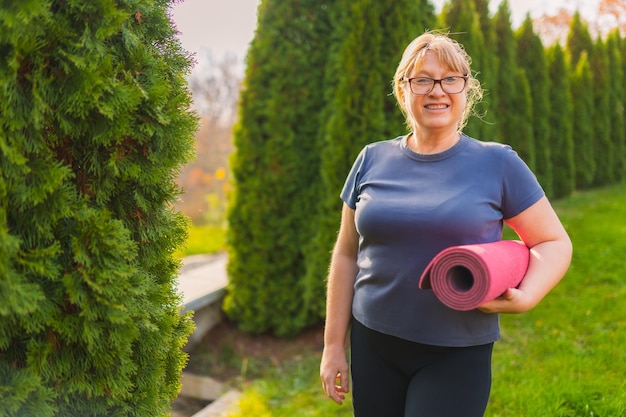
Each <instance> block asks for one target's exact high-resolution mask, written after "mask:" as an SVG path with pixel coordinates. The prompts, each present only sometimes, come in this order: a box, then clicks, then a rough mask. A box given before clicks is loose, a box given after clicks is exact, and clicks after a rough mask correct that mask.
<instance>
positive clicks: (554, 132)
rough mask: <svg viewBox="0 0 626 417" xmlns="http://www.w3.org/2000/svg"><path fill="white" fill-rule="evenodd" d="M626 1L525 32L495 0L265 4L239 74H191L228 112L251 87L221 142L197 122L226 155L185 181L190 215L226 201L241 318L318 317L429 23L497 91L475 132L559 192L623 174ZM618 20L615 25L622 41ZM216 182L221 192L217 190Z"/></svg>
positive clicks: (555, 18) (201, 161)
mask: <svg viewBox="0 0 626 417" xmlns="http://www.w3.org/2000/svg"><path fill="white" fill-rule="evenodd" d="M621 7H623V1H621V0H601V1H600V3H599V6H598V10H597V13H596V19H594V20H593V21H592V22H587V21H585V20H584V19H582V17H581V16H580V15H579V14H577V13H576V12H575V11H572V10H569V9H559V10H557V11H556V13H555V14H553V15H544V16H540V17H538V18H535V19H531V18H530V16H527V18H526V19H525V21H524V22H523V24H522V25H521V26H520V27H519V28H517V29H515V30H514V28H513V27H512V23H511V16H510V10H509V7H508V3H507V2H500V4H499V8H498V9H497V11H495V13H493V14H492V12H491V11H490V9H489V2H488V1H487V0H448V1H446V2H445V3H444V5H443V8H442V10H441V12H440V13H439V15H437V16H435V13H434V8H433V6H432V4H431V3H430V2H429V1H427V0H424V1H420V2H415V1H413V2H408V3H406V4H405V3H404V2H394V3H393V4H388V5H382V4H379V3H376V2H369V1H366V0H363V1H358V2H355V1H351V2H347V3H346V2H343V1H341V0H335V1H330V2H323V3H318V2H315V3H308V2H306V1H296V0H290V1H288V2H284V1H278V0H264V1H262V3H261V6H260V8H259V10H258V19H259V20H258V22H259V23H258V27H257V33H256V37H255V39H254V41H253V43H252V44H251V47H250V49H249V51H248V57H247V61H246V65H245V66H246V74H245V77H244V78H243V80H240V79H238V78H237V77H236V76H235V75H234V74H233V71H230V70H225V69H223V68H221V67H222V64H223V65H226V66H229V67H230V68H233V67H236V66H237V64H236V63H234V62H232V61H231V62H224V63H222V64H220V63H219V62H215V61H212V64H211V65H212V69H208V70H207V71H206V72H205V74H204V78H202V77H199V78H197V79H196V80H192V83H191V84H192V88H193V89H194V91H195V92H196V93H197V94H200V95H201V98H199V99H197V100H198V108H199V109H202V108H205V109H209V108H210V106H207V105H206V103H205V104H202V103H201V102H200V101H201V100H205V99H206V100H213V101H214V102H216V104H217V105H218V107H219V106H224V107H225V108H226V109H228V110H225V113H226V114H229V115H232V112H231V111H230V109H232V103H236V102H237V101H236V100H234V99H233V95H232V94H230V93H228V94H226V93H224V92H233V91H235V88H234V87H232V88H231V86H237V85H239V86H241V85H243V86H244V87H243V90H242V93H241V94H240V96H239V99H240V101H239V102H238V104H237V106H238V107H237V108H238V111H237V113H236V114H237V115H238V116H237V119H236V121H233V120H232V119H228V121H227V122H226V123H224V124H222V125H219V124H212V125H211V127H207V126H209V123H208V122H206V121H205V122H203V128H202V129H206V131H210V132H212V133H211V139H210V141H211V142H210V144H208V143H209V142H207V144H206V145H205V144H203V141H204V140H205V139H202V135H203V133H202V132H203V130H201V131H200V134H199V136H198V144H197V147H198V150H199V152H200V153H202V154H204V152H205V149H206V150H208V151H207V152H213V153H214V154H213V155H210V156H209V155H205V156H204V157H200V158H198V160H197V161H195V162H194V164H193V165H190V166H189V167H187V168H186V169H185V171H184V175H183V176H182V177H181V179H180V181H181V184H184V185H185V188H186V193H187V194H186V195H185V196H184V198H183V200H184V201H183V202H182V203H181V204H183V205H185V207H190V208H191V210H190V211H189V213H190V216H192V218H193V220H194V223H198V222H209V221H210V222H214V221H217V220H216V219H219V218H220V217H219V216H214V215H212V214H211V215H209V214H208V213H207V211H213V210H216V211H219V210H222V209H223V207H224V206H223V205H222V204H220V201H221V200H220V199H221V198H226V199H228V200H229V205H230V211H229V213H230V214H229V217H228V219H227V222H226V223H227V225H228V227H229V228H230V229H229V231H228V233H229V236H230V248H229V255H230V256H231V257H232V258H231V263H230V265H231V266H230V267H229V268H231V269H230V271H229V273H230V274H231V278H232V279H233V283H232V285H231V287H230V289H229V291H230V292H229V299H228V301H227V303H226V310H227V311H228V312H229V314H230V316H231V318H233V319H234V320H236V321H238V322H239V323H240V325H241V327H242V328H244V329H246V330H250V331H255V332H263V331H273V332H276V333H279V334H291V333H293V332H296V331H298V329H300V328H302V327H303V326H306V325H307V324H311V323H315V322H318V321H319V320H321V318H322V317H323V311H324V286H325V276H326V272H327V267H328V260H329V256H330V250H331V249H332V243H333V242H334V238H335V236H336V230H337V227H338V221H339V217H338V216H339V209H340V206H341V201H340V200H339V198H338V192H339V189H340V187H341V185H342V184H343V181H344V179H345V176H346V174H347V171H348V169H349V167H350V165H351V163H352V161H353V159H354V157H355V156H356V153H357V152H358V150H360V149H361V148H362V146H363V145H364V144H366V143H369V142H372V141H376V140H384V139H390V138H392V137H394V136H396V135H399V134H403V133H404V132H406V130H405V127H404V126H401V124H402V118H401V115H400V112H399V110H398V109H397V107H396V105H395V103H394V102H393V97H391V95H390V93H391V78H392V76H393V71H394V69H395V67H396V65H397V63H398V60H399V56H400V54H401V52H402V49H403V48H404V47H405V46H406V43H408V42H409V41H410V40H411V39H413V38H414V37H416V36H417V35H419V34H421V33H423V32H424V30H425V29H442V30H443V31H445V32H449V33H450V36H452V37H454V38H455V39H456V40H458V41H459V42H460V43H461V44H463V45H464V46H465V48H466V49H467V51H468V53H469V54H470V56H471V57H472V59H473V69H474V70H475V72H476V74H475V75H476V77H477V78H478V79H479V80H480V81H481V83H482V84H483V87H484V89H485V91H486V95H485V99H484V100H483V103H481V104H480V106H479V107H478V114H479V116H480V117H479V118H472V119H470V121H469V124H468V126H467V127H466V129H465V132H467V133H468V134H469V135H471V136H474V137H476V138H477V139H480V140H488V141H490V140H495V141H500V142H505V143H510V144H511V145H512V146H513V147H514V148H515V149H516V150H517V151H518V153H520V155H521V156H522V158H523V159H524V160H525V161H526V162H527V163H528V165H529V166H531V168H533V169H534V171H535V173H536V174H537V176H538V178H539V180H540V182H541V183H542V184H543V186H544V188H545V191H546V192H547V194H548V195H549V196H551V197H553V198H558V197H564V196H567V195H569V194H571V193H572V192H573V191H574V190H575V189H576V188H586V187H589V186H591V185H599V184H606V183H610V182H613V181H619V180H620V179H623V177H624V169H625V168H626V162H624V158H623V157H622V154H624V152H622V151H620V149H623V148H624V147H625V146H626V145H625V144H624V141H623V138H624V133H622V134H619V133H618V132H623V131H624V130H625V129H626V128H625V127H624V123H623V122H622V121H623V115H624V106H623V102H624V90H625V88H626V80H624V77H623V76H621V75H619V74H623V71H624V68H625V65H626V62H625V61H626V60H624V58H623V55H624V51H625V50H626V41H624V39H623V38H622V36H623V33H624V32H623V30H624V23H623V22H622V20H623V19H622V16H621V14H620V12H619V11H620V10H622V9H621ZM598 22H604V24H603V25H600V24H599V23H598ZM609 28H614V29H616V30H614V32H612V33H611V35H610V36H609V32H610V31H609V30H607V29H609ZM620 30H621V32H620ZM600 51H604V52H602V53H601V52H600ZM583 56H584V57H585V58H581V57H583ZM581 60H586V61H587V62H586V63H585V64H581V65H580V66H579V65H578V64H579V62H580V61H581ZM620 68H621V69H620ZM211 74H213V75H211ZM611 74H618V78H614V77H612V75H611ZM305 75H306V76H305ZM211 76H212V77H214V80H211V79H210V78H211ZM207 77H208V78H207ZM220 77H221V81H219V80H220ZM589 77H591V78H589ZM225 78H228V80H225ZM216 80H217V81H216ZM229 80H232V81H233V83H232V84H231V83H230V81H229ZM240 82H241V83H242V84H239V83H240ZM220 83H222V84H224V85H221V84H220ZM607 83H608V84H607ZM609 85H610V86H612V87H613V88H611V87H609ZM364 86H365V87H364ZM224 94H225V95H224ZM602 94H604V95H606V97H601V95H602ZM219 97H230V98H229V99H223V98H222V99H219ZM590 99H591V100H592V101H591V102H590V101H589V100H590ZM593 100H595V101H593ZM605 101H606V103H609V106H608V107H607V106H606V105H605V104H606V103H604V102H605ZM590 103H591V107H589V105H590ZM594 103H595V104H594ZM203 106H204V107H203ZM594 106H599V107H601V108H603V109H605V110H604V111H601V110H598V108H596V107H594ZM609 108H610V109H609ZM202 111H207V114H205V119H209V118H210V117H209V114H210V113H211V112H209V111H208V110H202ZM585 111H586V113H585ZM222 120H224V119H222ZM234 124H236V126H237V127H236V129H235V132H236V134H235V138H234V142H235V143H234V148H235V149H233V139H232V135H231V130H232V126H233V125H234ZM219 126H223V127H224V130H221V129H222V128H221V127H219ZM220 132H221V133H220ZM590 132H591V136H590ZM605 132H606V134H605ZM600 137H602V138H603V139H602V140H598V139H599V138H600ZM218 138H219V139H218ZM229 140H230V142H229ZM211 149H212V151H211ZM220 149H230V150H229V151H226V152H224V154H221V151H220ZM608 149H613V150H612V151H608ZM230 152H236V153H235V154H234V157H233V159H232V161H233V162H234V163H232V164H231V165H228V164H226V159H227V154H229V153H230ZM218 155H219V162H218V161H217V159H218ZM209 161H211V162H209ZM294 161H298V162H299V164H295V163H294ZM601 161H606V163H605V166H604V167H602V169H603V170H604V171H603V172H601V171H599V170H598V169H599V168H598V167H599V166H600V164H601V163H602V162H601ZM229 166H230V169H229ZM218 173H219V175H218ZM219 178H224V180H223V181H221V180H219ZM304 178H306V179H308V180H306V181H302V179H304ZM218 186H219V187H220V188H219V189H220V190H222V191H224V190H225V194H221V191H220V192H218V191H214V190H215V189H214V188H211V187H218ZM202 187H204V188H203V189H202V190H201V191H198V190H196V191H194V189H196V188H198V189H200V188H202ZM193 193H197V194H193ZM192 195H193V197H192Z"/></svg>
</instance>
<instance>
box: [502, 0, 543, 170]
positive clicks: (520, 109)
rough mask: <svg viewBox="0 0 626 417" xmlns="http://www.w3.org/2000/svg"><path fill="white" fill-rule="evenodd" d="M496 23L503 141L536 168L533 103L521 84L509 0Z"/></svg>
mask: <svg viewBox="0 0 626 417" xmlns="http://www.w3.org/2000/svg"><path fill="white" fill-rule="evenodd" d="M493 24H494V31H495V34H496V41H495V45H494V46H495V48H494V51H493V52H495V54H496V55H497V57H498V70H497V73H496V77H495V78H496V96H495V111H496V120H497V123H498V126H499V128H500V135H501V136H500V141H502V142H504V143H508V144H510V145H511V146H512V147H513V148H514V149H515V150H516V151H517V152H518V153H519V155H520V157H521V158H522V159H523V160H524V161H526V163H527V164H528V165H529V166H530V167H531V168H532V169H534V168H535V141H534V138H533V134H532V109H531V107H530V105H532V103H530V102H529V100H528V97H527V94H528V92H527V88H526V85H524V84H520V83H519V81H520V78H522V77H524V76H523V75H522V74H521V73H519V72H518V66H517V53H516V41H515V35H514V33H513V29H512V28H511V12H510V9H509V3H508V1H507V0H504V1H503V2H502V3H500V5H499V7H498V11H497V13H496V14H495V16H494V17H493ZM525 84H527V81H526V83H525ZM527 105H528V106H527Z"/></svg>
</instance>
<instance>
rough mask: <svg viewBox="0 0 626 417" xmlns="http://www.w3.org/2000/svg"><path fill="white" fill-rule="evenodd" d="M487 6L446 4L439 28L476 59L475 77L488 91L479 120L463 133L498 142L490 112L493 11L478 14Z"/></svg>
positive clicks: (468, 1) (470, 2) (470, 0)
mask: <svg viewBox="0 0 626 417" xmlns="http://www.w3.org/2000/svg"><path fill="white" fill-rule="evenodd" d="M475 3H476V5H475ZM479 3H480V4H479ZM483 3H484V2H483ZM483 3H481V2H478V1H473V0H463V1H455V2H447V3H445V4H444V7H443V9H442V11H441V13H440V14H439V26H440V27H442V28H446V29H447V30H449V31H450V36H452V37H453V38H455V39H456V40H457V41H458V42H459V43H461V45H463V47H464V48H465V50H466V51H467V53H468V54H469V56H470V57H472V70H473V71H474V74H473V75H474V76H475V77H477V78H478V80H479V81H480V82H481V84H482V85H483V89H484V90H485V96H484V97H483V100H482V102H480V103H477V104H476V105H475V108H474V110H475V113H476V116H477V117H471V118H470V119H469V120H468V122H467V126H465V128H464V129H463V131H464V132H465V133H467V134H468V135H470V136H472V137H475V138H477V139H482V140H496V139H497V137H498V133H497V131H498V128H497V126H496V125H495V123H493V117H492V114H491V113H490V112H489V109H490V106H489V105H490V103H492V102H493V94H492V93H493V89H492V88H493V87H494V85H493V84H494V83H493V82H492V77H493V74H494V73H495V72H494V71H495V68H494V65H495V60H494V59H493V56H492V55H491V54H489V53H488V52H487V48H488V43H489V42H491V40H492V38H493V36H492V34H493V32H492V27H491V21H490V20H489V15H488V12H489V10H488V9H487V10H485V12H486V13H487V14H485V15H483V14H482V13H477V8H478V7H479V6H480V7H484V4H483Z"/></svg>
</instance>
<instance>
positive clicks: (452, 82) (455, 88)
mask: <svg viewBox="0 0 626 417" xmlns="http://www.w3.org/2000/svg"><path fill="white" fill-rule="evenodd" d="M468 78H469V76H467V75H464V76H452V77H445V78H441V79H439V80H436V79H434V78H428V77H415V78H405V79H404V81H406V82H408V83H409V86H410V88H411V92H412V93H413V94H420V95H423V94H428V93H430V92H431V91H433V89H434V88H435V84H439V85H440V86H441V89H442V90H443V92H444V93H447V94H459V93H460V92H461V91H463V90H464V89H465V85H466V84H467V79H468Z"/></svg>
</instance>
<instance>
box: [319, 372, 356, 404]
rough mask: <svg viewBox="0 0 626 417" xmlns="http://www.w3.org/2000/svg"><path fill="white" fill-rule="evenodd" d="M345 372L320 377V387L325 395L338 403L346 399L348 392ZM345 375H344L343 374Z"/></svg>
mask: <svg viewBox="0 0 626 417" xmlns="http://www.w3.org/2000/svg"><path fill="white" fill-rule="evenodd" d="M346 374H347V373H346V372H344V373H337V374H336V375H335V376H334V377H328V378H322V387H323V389H324V392H325V393H326V396H327V397H328V398H330V399H331V400H333V401H334V402H336V403H337V404H339V405H342V404H343V401H344V400H345V399H346V396H345V393H346V392H348V389H349V388H348V383H347V380H348V377H347V375H346ZM344 375H346V376H344Z"/></svg>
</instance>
